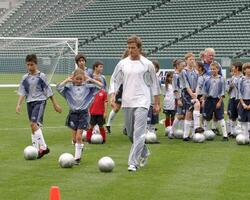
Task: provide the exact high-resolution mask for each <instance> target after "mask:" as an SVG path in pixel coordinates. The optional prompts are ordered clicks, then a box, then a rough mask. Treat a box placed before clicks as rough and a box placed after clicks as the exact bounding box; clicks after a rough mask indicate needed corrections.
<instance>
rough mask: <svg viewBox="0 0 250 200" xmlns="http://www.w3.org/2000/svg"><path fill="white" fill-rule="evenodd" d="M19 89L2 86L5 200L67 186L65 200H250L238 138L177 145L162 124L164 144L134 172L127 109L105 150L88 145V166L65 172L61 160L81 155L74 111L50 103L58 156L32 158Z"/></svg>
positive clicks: (247, 164)
mask: <svg viewBox="0 0 250 200" xmlns="http://www.w3.org/2000/svg"><path fill="white" fill-rule="evenodd" d="M15 90H16V89H15V88H0V110H1V120H0V143H1V144H0V160H1V164H0V199H1V200H34V199H36V200H45V199H49V189H50V187H51V186H53V185H56V186H59V188H60V193H61V199H62V200H71V199H72V200H73V199H74V200H75V199H86V200H98V199H101V200H119V199H120V200H159V199H161V200H163V199H169V200H174V199H180V200H184V199H185V200H186V199H188V200H194V199H206V200H214V199H220V200H221V199H223V200H225V199H228V200H229V199H230V200H231V199H249V198H250V192H249V190H250V147H249V145H246V146H239V145H236V143H235V141H234V140H233V139H230V141H229V142H221V141H220V140H221V137H218V136H217V138H216V140H215V141H209V142H205V143H204V144H196V143H193V142H186V143H184V142H183V141H182V140H177V139H175V140H169V139H167V138H166V137H165V136H164V127H163V125H158V139H159V141H160V144H152V145H149V148H150V151H151V156H150V159H149V162H148V165H147V166H146V167H144V168H141V169H140V170H139V171H138V172H135V173H131V172H128V171H127V158H128V153H129V149H130V142H129V141H128V139H127V137H126V136H124V135H123V134H122V127H123V121H122V112H120V113H119V115H118V116H117V118H116V119H115V121H114V122H113V125H114V126H113V127H112V134H111V135H108V137H107V143H106V144H104V145H90V144H86V145H85V149H84V156H83V159H82V162H81V165H80V166H74V167H73V168H72V169H62V168H60V167H59V165H58V157H59V156H60V154H61V153H63V152H69V153H72V154H73V153H74V148H73V146H72V145H71V136H70V131H69V130H68V129H67V128H66V127H65V126H64V121H65V118H66V115H67V112H68V107H67V105H66V103H65V101H64V100H63V99H62V98H61V97H60V96H59V95H58V94H57V93H56V97H57V99H58V101H59V102H60V104H61V105H62V107H63V113H62V114H58V113H56V112H54V110H53V109H52V105H51V103H50V102H48V104H47V109H46V113H45V121H44V128H43V132H44V135H45V139H46V142H47V144H48V145H49V147H50V149H51V153H50V154H49V155H48V156H45V157H44V158H42V159H41V160H34V161H26V160H25V159H24V158H23V149H24V148H25V147H26V146H27V145H30V144H31V137H30V135H31V133H30V129H29V126H28V120H27V113H26V106H25V104H23V107H22V113H21V114H20V115H17V114H15V105H16V101H17V96H16V92H15ZM102 156H111V157H112V158H113V160H114V161H115V164H116V167H115V168H114V171H113V172H112V173H100V172H99V170H98V168H97V162H98V160H99V159H100V158H101V157H102Z"/></svg>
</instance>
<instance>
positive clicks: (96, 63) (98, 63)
mask: <svg viewBox="0 0 250 200" xmlns="http://www.w3.org/2000/svg"><path fill="white" fill-rule="evenodd" d="M99 65H103V62H102V61H100V60H97V61H95V62H94V64H93V66H92V69H93V70H95V68H96V67H98V66H99Z"/></svg>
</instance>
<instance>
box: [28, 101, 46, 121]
mask: <svg viewBox="0 0 250 200" xmlns="http://www.w3.org/2000/svg"><path fill="white" fill-rule="evenodd" d="M45 107H46V101H45V100H44V101H33V102H29V103H27V112H28V116H29V120H30V121H31V122H35V123H37V124H38V125H39V126H41V125H42V124H43V114H44V110H45Z"/></svg>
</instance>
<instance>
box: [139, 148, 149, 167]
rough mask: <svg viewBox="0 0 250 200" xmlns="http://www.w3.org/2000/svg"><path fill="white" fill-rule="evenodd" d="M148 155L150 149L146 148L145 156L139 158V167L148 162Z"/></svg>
mask: <svg viewBox="0 0 250 200" xmlns="http://www.w3.org/2000/svg"><path fill="white" fill-rule="evenodd" d="M149 156H150V151H149V150H148V153H147V154H146V156H145V157H141V158H140V167H144V166H145V165H146V164H147V163H148V157H149Z"/></svg>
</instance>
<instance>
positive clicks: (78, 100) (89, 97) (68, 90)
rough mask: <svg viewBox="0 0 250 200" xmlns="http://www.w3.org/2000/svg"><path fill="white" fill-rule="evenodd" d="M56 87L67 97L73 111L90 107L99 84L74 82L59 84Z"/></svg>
mask: <svg viewBox="0 0 250 200" xmlns="http://www.w3.org/2000/svg"><path fill="white" fill-rule="evenodd" d="M56 89H57V91H58V92H59V93H60V94H61V95H62V96H63V97H64V98H65V99H66V101H67V103H68V105H69V107H70V110H72V111H81V110H85V109H88V108H89V106H90V105H91V103H92V101H93V100H94V97H95V95H96V93H97V92H98V91H99V88H98V86H97V85H94V84H87V83H86V84H83V85H80V86H77V85H74V84H72V83H68V84H66V85H64V84H59V85H57V86H56Z"/></svg>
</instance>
